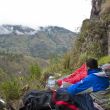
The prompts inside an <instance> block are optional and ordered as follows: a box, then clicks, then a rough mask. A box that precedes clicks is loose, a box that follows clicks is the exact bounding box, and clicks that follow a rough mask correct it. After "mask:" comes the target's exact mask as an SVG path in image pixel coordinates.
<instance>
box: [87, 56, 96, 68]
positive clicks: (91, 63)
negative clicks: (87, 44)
mask: <svg viewBox="0 0 110 110" xmlns="http://www.w3.org/2000/svg"><path fill="white" fill-rule="evenodd" d="M86 65H87V67H88V68H89V69H96V68H98V62H97V60H96V59H94V58H89V59H88V60H86Z"/></svg>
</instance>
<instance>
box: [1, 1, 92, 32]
mask: <svg viewBox="0 0 110 110" xmlns="http://www.w3.org/2000/svg"><path fill="white" fill-rule="evenodd" d="M90 11H91V0H0V25H2V24H16V25H24V26H30V27H32V28H37V27H38V26H60V27H64V28H66V29H69V30H71V31H77V29H79V27H81V24H82V21H83V20H84V19H86V18H89V17H90Z"/></svg>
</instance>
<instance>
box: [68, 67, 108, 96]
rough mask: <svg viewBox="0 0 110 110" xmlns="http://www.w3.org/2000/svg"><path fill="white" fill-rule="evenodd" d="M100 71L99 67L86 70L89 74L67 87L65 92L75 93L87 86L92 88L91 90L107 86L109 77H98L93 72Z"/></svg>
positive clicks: (98, 89) (94, 90) (102, 88)
mask: <svg viewBox="0 0 110 110" xmlns="http://www.w3.org/2000/svg"><path fill="white" fill-rule="evenodd" d="M100 71H101V70H100V69H95V70H88V73H89V75H88V76H87V77H86V78H84V79H83V80H81V81H80V82H78V83H76V84H73V85H71V86H69V87H67V92H68V93H70V94H71V95H76V94H78V93H80V92H83V91H85V90H87V89H89V88H92V89H93V92H96V91H100V90H105V89H106V88H107V87H109V78H108V77H100V76H96V75H95V74H93V73H97V72H100Z"/></svg>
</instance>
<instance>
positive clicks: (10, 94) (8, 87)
mask: <svg viewBox="0 0 110 110" xmlns="http://www.w3.org/2000/svg"><path fill="white" fill-rule="evenodd" d="M1 90H2V93H3V95H4V97H5V99H6V100H13V99H18V98H19V96H20V85H19V83H18V82H17V81H16V80H15V79H11V80H5V81H4V82H2V83H1Z"/></svg>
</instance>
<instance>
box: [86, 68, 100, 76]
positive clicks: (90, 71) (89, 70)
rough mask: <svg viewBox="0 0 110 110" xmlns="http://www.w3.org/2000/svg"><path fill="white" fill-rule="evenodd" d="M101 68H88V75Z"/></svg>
mask: <svg viewBox="0 0 110 110" xmlns="http://www.w3.org/2000/svg"><path fill="white" fill-rule="evenodd" d="M101 71H102V70H101V68H97V69H88V75H90V74H92V73H98V72H101Z"/></svg>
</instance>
